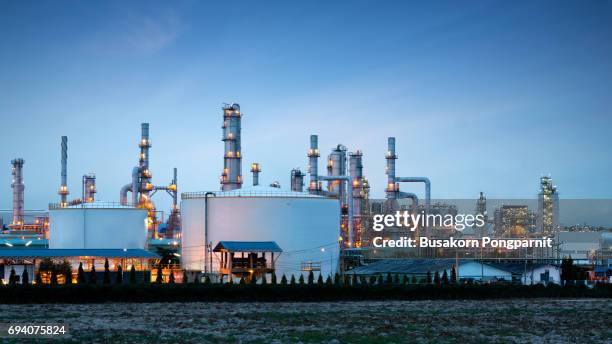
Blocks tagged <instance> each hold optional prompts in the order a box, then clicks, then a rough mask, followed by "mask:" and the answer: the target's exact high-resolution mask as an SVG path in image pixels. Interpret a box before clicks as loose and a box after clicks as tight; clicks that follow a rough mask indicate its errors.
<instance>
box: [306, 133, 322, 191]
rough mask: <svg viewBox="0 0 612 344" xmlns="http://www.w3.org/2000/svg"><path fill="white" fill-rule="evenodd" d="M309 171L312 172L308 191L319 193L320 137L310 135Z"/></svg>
mask: <svg viewBox="0 0 612 344" xmlns="http://www.w3.org/2000/svg"><path fill="white" fill-rule="evenodd" d="M308 173H309V174H310V183H309V184H308V191H309V192H310V193H318V192H319V191H320V190H321V187H320V186H319V137H318V136H317V135H310V149H309V150H308Z"/></svg>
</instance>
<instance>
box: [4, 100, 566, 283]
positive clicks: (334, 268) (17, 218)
mask: <svg viewBox="0 0 612 344" xmlns="http://www.w3.org/2000/svg"><path fill="white" fill-rule="evenodd" d="M222 112H223V113H222V118H223V122H222V131H223V132H222V141H223V144H224V153H223V170H222V171H221V176H220V185H221V186H220V190H210V191H192V192H183V193H182V194H181V200H180V207H179V199H178V195H179V193H178V179H177V169H176V168H174V170H173V178H172V180H171V181H170V182H169V183H168V184H158V183H155V182H154V180H153V174H152V171H151V170H150V161H149V158H150V154H149V151H150V149H151V147H152V145H151V140H150V133H149V123H142V124H141V131H140V141H139V142H138V148H139V156H138V163H137V164H136V165H135V166H134V167H133V168H132V169H131V174H130V175H131V180H129V182H128V183H126V184H125V185H123V186H122V187H120V188H118V189H119V199H118V202H116V201H110V202H104V201H100V200H97V199H96V192H97V189H96V175H95V174H94V173H87V174H84V175H83V177H82V184H81V185H80V188H81V190H80V197H79V198H74V199H70V198H69V195H70V194H71V193H70V191H69V190H70V189H69V186H68V183H67V175H68V138H67V137H66V136H62V137H61V141H60V142H61V143H60V157H61V171H60V176H61V178H60V181H61V183H60V186H59V191H58V194H59V202H57V203H51V204H49V208H48V211H44V212H42V213H40V212H39V213H36V214H34V215H33V216H29V217H28V216H27V214H26V211H25V207H24V190H25V184H24V181H23V168H24V166H25V161H24V160H23V159H20V158H16V159H14V160H12V161H11V164H12V176H13V183H12V190H13V209H12V217H11V219H10V223H8V224H7V225H6V226H4V225H2V223H0V225H2V227H4V228H5V230H3V232H2V234H0V244H3V245H5V247H3V248H2V249H0V265H2V267H3V268H2V269H0V273H2V276H0V277H1V278H2V279H4V280H5V279H6V277H7V276H8V271H9V269H15V270H17V271H16V272H17V274H18V275H19V274H20V272H21V271H24V270H25V271H28V273H30V276H33V274H34V271H35V269H36V264H37V262H40V261H41V260H43V259H61V260H67V261H68V262H70V263H71V265H72V266H73V268H76V266H78V265H79V264H83V267H84V268H85V269H89V268H91V267H95V268H96V269H99V271H102V265H101V264H102V263H103V262H104V260H106V259H108V260H109V261H110V265H111V267H112V266H119V265H121V266H123V267H126V268H131V267H134V268H135V269H136V270H137V271H138V272H139V273H140V274H141V275H142V276H141V278H143V279H147V278H148V279H155V278H156V276H155V274H157V273H158V272H157V271H156V270H155V269H153V268H152V267H153V266H155V265H156V264H158V265H160V266H161V265H163V269H162V273H163V278H164V279H168V276H169V275H170V274H173V275H174V274H176V279H177V280H179V279H180V276H182V272H183V271H184V272H185V275H186V276H190V278H202V277H203V276H209V277H211V278H213V279H215V280H221V281H223V280H226V281H227V280H229V279H234V278H240V277H246V278H260V277H261V276H263V275H265V274H271V273H275V274H277V275H279V276H280V275H286V276H288V275H291V274H300V273H303V272H310V271H313V272H316V273H320V274H322V275H330V274H333V273H336V272H338V273H344V272H347V271H350V270H351V269H353V268H358V269H362V270H363V266H364V265H365V266H367V264H368V262H372V261H375V260H377V259H382V258H409V257H412V258H424V257H428V258H434V257H439V258H449V257H455V256H456V255H457V254H458V253H457V252H454V251H453V252H451V253H449V252H443V251H440V250H412V251H410V250H405V251H402V252H400V251H398V250H393V249H389V250H385V249H374V248H373V246H372V243H371V233H370V231H369V230H368V229H369V228H370V221H371V219H372V215H373V214H374V213H381V212H386V213H389V212H394V211H396V210H400V209H410V211H411V212H413V213H416V212H424V213H430V212H431V213H443V212H447V213H448V212H450V213H452V212H453V211H454V212H456V209H455V210H453V208H452V207H448V206H445V205H442V204H432V199H431V187H432V186H431V182H430V180H429V179H428V178H427V177H410V176H408V177H402V176H398V174H397V173H396V172H397V171H396V160H397V159H398V156H397V154H396V149H395V138H394V137H389V138H388V149H387V152H386V153H385V154H384V159H385V160H386V175H387V185H386V187H385V190H384V191H385V195H386V200H384V201H376V200H372V199H370V185H369V183H368V180H367V178H366V177H365V174H364V169H363V162H362V161H363V153H362V152H361V151H360V150H358V149H355V150H351V151H349V149H348V148H347V147H345V146H344V145H342V144H338V145H337V146H335V147H333V148H332V150H331V152H330V153H329V155H328V156H327V159H326V167H327V173H326V174H320V173H319V157H320V155H321V154H320V151H319V144H318V136H317V135H311V136H310V142H309V146H308V150H307V154H306V158H307V164H308V166H307V169H306V171H307V174H306V173H304V172H302V170H301V169H300V168H294V169H292V170H291V171H288V176H290V180H289V184H288V185H289V188H288V189H282V188H281V187H280V183H278V182H274V183H272V184H269V185H262V184H261V183H260V178H259V177H260V173H262V168H261V165H260V163H258V162H253V163H252V164H251V165H250V172H251V173H252V183H251V184H252V185H245V180H244V178H243V174H242V171H243V169H242V146H241V136H242V128H241V120H242V116H243V114H242V112H241V109H240V106H239V105H238V104H231V105H230V104H226V105H224V106H223V108H222ZM305 146H306V145H305ZM382 159H383V156H382V154H381V159H380V161H381V165H382ZM127 171H129V169H128V168H127V167H126V172H127ZM126 174H127V173H126ZM305 178H308V179H307V187H306V188H305V187H304V186H305ZM405 183H416V184H418V185H422V187H423V190H424V192H423V194H424V196H425V197H424V198H425V199H424V202H421V203H422V204H420V203H419V201H420V200H419V198H418V197H417V195H416V194H415V193H412V192H406V191H402V190H400V185H402V184H405ZM247 184H248V182H247ZM158 192H161V193H166V194H168V195H169V196H170V197H171V198H172V205H171V208H170V209H169V211H168V214H169V215H168V216H167V217H166V218H165V219H164V216H163V214H164V212H163V211H162V210H160V209H158V207H156V205H155V203H154V196H155V195H156V194H157V193H158ZM486 202H487V200H486V198H485V197H484V195H483V194H482V193H481V194H480V197H479V199H478V200H477V201H476V213H480V214H483V215H486V213H487V203H486ZM558 204H559V199H558V192H557V189H556V187H554V186H553V185H552V181H551V179H550V178H549V177H543V178H542V180H541V192H540V195H539V210H538V215H537V216H535V217H531V219H535V220H534V221H533V222H534V227H535V228H536V230H530V229H529V226H528V225H527V224H528V223H529V221H530V220H529V219H530V217H529V212H528V211H527V210H526V209H524V208H516V207H515V208H512V207H509V206H506V208H504V207H502V208H499V209H496V211H495V216H493V217H492V218H490V219H489V218H487V223H489V224H490V225H494V226H495V229H494V230H488V229H481V230H480V231H476V232H474V233H471V234H465V235H472V236H480V237H482V236H485V235H488V234H493V233H494V234H495V235H497V236H501V237H504V236H506V237H508V236H509V237H513V236H517V235H519V236H523V237H525V236H529V235H532V234H534V233H535V234H539V235H541V234H542V233H543V234H546V235H548V236H553V237H554V236H558V234H559V233H558V232H559V215H558V213H559V209H558ZM0 220H1V218H0ZM519 225H522V226H523V227H524V228H523V231H522V232H520V231H519V232H517V231H518V229H517V228H518V227H517V226H519ZM537 229H540V230H537ZM439 230H441V228H430V227H429V226H424V227H419V228H418V230H417V231H416V232H415V233H413V234H412V235H413V236H421V235H426V236H436V235H444V234H440V233H441V232H439ZM442 233H443V231H442ZM453 234H454V235H458V234H457V233H448V235H453ZM394 235H399V233H397V232H394V231H393V229H392V228H391V229H390V231H389V232H388V233H387V234H386V236H387V237H390V238H391V237H393V236H394ZM489 253H490V254H491V255H495V254H497V255H498V258H499V256H500V255H502V256H503V255H504V252H501V253H500V252H499V251H497V252H489ZM481 254H482V253H481ZM556 254H557V256H558V251H557V253H556ZM481 257H482V256H481ZM504 257H506V258H516V257H512V256H511V255H507V256H504ZM530 258H532V259H536V258H537V259H551V258H558V257H555V255H554V253H552V252H546V253H542V252H540V253H537V254H536V253H535V252H532V256H531V257H530ZM523 259H527V257H526V256H525V257H523ZM360 267H361V268H360ZM126 270H127V269H126ZM355 271H358V270H355ZM483 271H484V270H483ZM178 272H181V273H180V275H179V274H178ZM45 278H47V279H48V278H49V277H48V276H47V277H45Z"/></svg>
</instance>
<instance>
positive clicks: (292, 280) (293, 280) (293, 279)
mask: <svg viewBox="0 0 612 344" xmlns="http://www.w3.org/2000/svg"><path fill="white" fill-rule="evenodd" d="M290 284H291V285H295V276H293V274H291V282H290Z"/></svg>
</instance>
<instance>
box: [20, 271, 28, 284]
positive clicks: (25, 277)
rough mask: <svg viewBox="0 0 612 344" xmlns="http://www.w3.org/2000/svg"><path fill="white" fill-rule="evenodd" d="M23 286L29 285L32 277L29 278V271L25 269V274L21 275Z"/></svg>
mask: <svg viewBox="0 0 612 344" xmlns="http://www.w3.org/2000/svg"><path fill="white" fill-rule="evenodd" d="M21 284H23V285H28V284H30V276H28V269H25V268H24V269H23V273H22V274H21Z"/></svg>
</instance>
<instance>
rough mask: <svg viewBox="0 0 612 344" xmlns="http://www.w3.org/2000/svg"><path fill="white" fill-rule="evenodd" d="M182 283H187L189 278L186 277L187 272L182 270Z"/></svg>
mask: <svg viewBox="0 0 612 344" xmlns="http://www.w3.org/2000/svg"><path fill="white" fill-rule="evenodd" d="M182 281H183V283H184V284H187V283H189V276H187V270H183V278H182Z"/></svg>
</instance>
